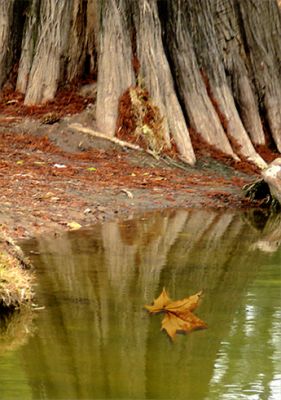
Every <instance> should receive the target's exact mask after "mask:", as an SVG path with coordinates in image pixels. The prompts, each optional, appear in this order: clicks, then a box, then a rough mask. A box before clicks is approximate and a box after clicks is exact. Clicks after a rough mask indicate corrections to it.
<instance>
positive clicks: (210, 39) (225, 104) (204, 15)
mask: <svg viewBox="0 0 281 400" xmlns="http://www.w3.org/2000/svg"><path fill="white" fill-rule="evenodd" d="M215 6H216V2H214V1H213V0H205V1H204V7H202V4H201V1H199V0H190V1H189V3H188V7H187V15H188V17H189V24H190V28H191V33H192V40H193V43H194V48H195V52H196V56H197V60H198V62H199V66H200V67H201V68H202V69H203V72H204V74H205V75H206V76H207V80H208V82H207V85H208V86H209V95H210V97H211V100H212V101H213V104H214V105H215V107H216V109H217V112H218V115H219V116H220V118H221V123H222V124H223V125H224V128H225V131H226V133H227V136H228V138H229V139H230V140H231V141H232V144H233V145H234V147H236V150H239V153H240V154H241V156H243V157H245V158H246V159H248V160H249V161H251V162H254V163H255V164H257V165H259V166H260V167H261V168H264V167H265V166H266V163H265V162H264V161H263V159H262V158H261V157H260V156H259V155H258V154H257V153H256V151H255V149H254V147H253V145H252V143H251V141H250V139H249V136H248V135H247V132H246V131H245V128H244V126H243V124H242V122H241V119H240V117H239V114H238V112H237V109H236V105H235V101H234V99H233V96H232V92H231V90H230V88H229V86H228V83H227V78H226V74H225V69H224V65H223V61H222V55H221V52H220V48H219V44H218V38H217V35H216V30H215V25H214V15H215Z"/></svg>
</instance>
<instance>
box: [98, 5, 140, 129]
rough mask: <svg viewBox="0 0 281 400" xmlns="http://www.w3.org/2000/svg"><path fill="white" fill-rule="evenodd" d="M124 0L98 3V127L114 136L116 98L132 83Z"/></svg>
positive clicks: (129, 41) (117, 99)
mask: <svg viewBox="0 0 281 400" xmlns="http://www.w3.org/2000/svg"><path fill="white" fill-rule="evenodd" d="M126 18H127V3H126V0H105V1H103V2H102V3H101V5H100V21H101V23H100V27H99V32H100V35H99V45H98V46H99V58H98V84H97V108H96V121H97V127H98V129H99V130H100V131H101V132H104V133H106V134H108V135H110V136H114V134H115V127H116V120H117V111H118V101H119V97H120V96H121V95H122V94H123V93H124V92H125V90H126V89H127V88H128V87H130V86H134V85H135V76H134V71H133V67H132V48H131V39H130V31H129V29H128V25H127V19H126Z"/></svg>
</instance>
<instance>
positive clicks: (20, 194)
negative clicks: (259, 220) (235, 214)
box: [0, 115, 257, 239]
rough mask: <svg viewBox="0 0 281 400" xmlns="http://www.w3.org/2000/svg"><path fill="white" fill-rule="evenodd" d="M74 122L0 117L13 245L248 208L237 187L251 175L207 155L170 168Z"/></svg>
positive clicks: (1, 169)
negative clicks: (117, 224) (167, 216)
mask: <svg viewBox="0 0 281 400" xmlns="http://www.w3.org/2000/svg"><path fill="white" fill-rule="evenodd" d="M79 118H80V119H79ZM83 118H84V120H83V121H85V115H84V117H83ZM73 121H75V122H77V121H78V122H81V117H70V116H69V117H65V118H63V119H61V120H60V121H58V122H56V123H54V124H52V125H49V124H45V123H42V120H41V121H40V120H38V119H30V118H26V117H17V118H16V117H10V116H8V117H7V116H5V115H2V116H0V139H1V140H0V151H1V161H0V185H1V193H0V210H1V212H0V224H1V225H2V229H3V230H4V231H5V232H6V233H7V234H9V235H10V236H11V237H12V238H14V239H24V238H29V237H32V236H36V235H38V234H42V233H44V232H50V231H59V230H67V229H72V228H73V224H72V222H76V223H78V224H80V225H81V226H89V225H91V224H94V223H95V222H97V221H100V220H108V219H111V218H115V217H116V216H117V217H118V216H120V217H126V216H130V215H132V214H134V213H137V212H138V211H146V210H147V211H150V210H153V209H159V208H179V207H181V208H194V207H197V208H198V207H207V208H243V207H249V203H248V201H247V200H246V199H245V198H244V196H243V193H242V187H243V185H244V184H246V183H248V182H250V181H252V180H254V179H255V178H256V176H257V173H255V172H254V171H251V169H249V171H246V172H245V171H239V170H237V169H235V168H233V167H231V166H229V165H225V164H223V163H222V162H219V161H216V160H213V159H212V158H211V157H210V156H208V154H207V155H204V156H200V157H199V159H198V162H197V164H196V166H195V167H190V166H187V165H184V164H179V163H178V166H174V165H173V164H172V163H171V162H170V161H169V163H167V161H166V160H156V159H155V158H153V157H152V156H150V155H148V154H147V153H145V152H138V151H134V150H129V149H126V148H121V147H119V146H118V145H115V144H113V143H110V142H108V141H106V140H103V139H98V138H93V137H90V136H89V135H87V134H83V133H79V132H75V131H74V130H73V129H71V128H70V127H69V126H70V125H71V123H72V122H73ZM83 121H82V122H83Z"/></svg>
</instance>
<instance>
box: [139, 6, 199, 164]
mask: <svg viewBox="0 0 281 400" xmlns="http://www.w3.org/2000/svg"><path fill="white" fill-rule="evenodd" d="M134 17H135V18H134V19H135V27H136V41H137V57H138V60H139V63H140V70H139V80H140V82H144V85H145V87H146V88H147V89H148V91H149V93H150V95H151V97H152V99H153V101H154V103H155V104H156V105H157V106H158V107H159V109H160V112H161V114H162V115H163V116H164V118H165V120H164V123H165V125H166V126H165V140H166V142H167V144H169V143H170V136H172V137H173V139H174V141H175V143H176V145H177V148H178V151H179V153H180V155H181V158H182V159H183V160H184V161H186V162H187V163H189V164H194V163H195V155H194V151H193V148H192V144H191V141H190V136H189V132H188V129H187V126H186V121H185V119H184V115H183V112H182V109H181V106H180V104H179V101H178V98H177V94H176V92H175V87H174V82H173V78H172V74H171V70H170V66H169V63H168V60H167V58H166V55H165V52H164V47H163V43H162V37H161V25H160V20H159V17H158V10H157V3H156V2H155V1H154V0H138V1H136V2H135V5H134Z"/></svg>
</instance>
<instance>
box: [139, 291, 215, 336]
mask: <svg viewBox="0 0 281 400" xmlns="http://www.w3.org/2000/svg"><path fill="white" fill-rule="evenodd" d="M201 296H202V292H198V293H196V294H194V295H192V296H189V297H186V298H184V299H182V300H177V301H172V300H171V299H170V297H169V295H168V293H167V292H166V290H165V288H164V289H163V291H162V293H161V294H160V296H159V297H158V298H157V299H155V300H154V302H153V304H152V305H151V306H147V305H146V306H145V308H146V309H147V310H148V311H149V312H150V313H151V314H155V313H159V312H163V313H165V317H164V319H163V321H162V329H164V330H165V331H166V332H167V334H168V335H169V336H170V338H171V339H172V340H174V338H175V336H176V333H177V332H183V333H188V332H191V331H193V330H196V329H205V328H207V325H206V324H205V322H204V321H202V320H201V319H200V318H198V317H197V316H196V315H194V314H193V313H192V311H194V310H195V308H196V307H197V306H198V304H199V300H200V298H201Z"/></svg>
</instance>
